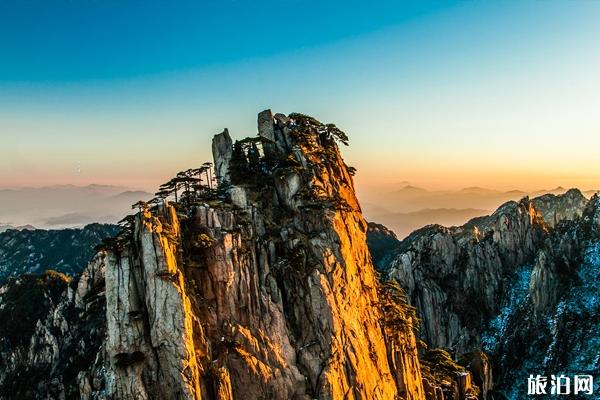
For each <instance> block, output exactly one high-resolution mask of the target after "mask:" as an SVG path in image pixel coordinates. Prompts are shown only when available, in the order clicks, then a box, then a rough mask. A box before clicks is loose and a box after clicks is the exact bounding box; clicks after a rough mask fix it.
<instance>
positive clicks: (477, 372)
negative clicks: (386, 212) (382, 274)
mask: <svg viewBox="0 0 600 400" xmlns="http://www.w3.org/2000/svg"><path fill="white" fill-rule="evenodd" d="M598 206H599V203H598V199H597V198H596V197H594V198H592V200H590V201H588V200H587V199H585V197H584V196H583V195H582V194H581V192H579V191H578V190H570V191H568V192H567V193H565V194H564V195H559V196H555V195H544V196H541V197H538V198H535V199H532V200H530V199H528V198H525V199H523V200H521V201H520V202H518V203H517V202H508V203H506V204H504V205H503V206H501V207H500V208H499V209H498V210H497V211H496V212H495V213H494V214H492V215H490V216H487V217H481V218H476V219H473V220H472V221H470V222H468V223H467V224H465V225H463V226H461V227H454V228H445V227H441V226H429V227H425V228H423V229H421V230H419V231H416V232H414V233H413V234H411V235H410V236H409V237H408V238H407V239H405V240H404V241H403V242H402V243H401V244H400V245H399V247H398V250H396V252H395V257H394V260H393V261H392V262H391V263H390V264H389V265H388V267H387V270H386V275H387V277H388V278H391V279H395V280H397V281H398V282H399V283H400V284H401V285H402V286H403V287H404V288H405V289H406V290H407V293H408V297H409V299H410V302H411V304H413V305H414V306H415V307H416V308H417V310H418V313H419V317H420V319H421V324H422V328H421V337H422V338H423V339H424V340H425V341H427V342H428V343H429V344H430V345H431V346H432V347H441V348H446V349H449V350H450V352H451V353H453V354H454V357H455V359H456V360H461V359H462V365H468V366H469V370H470V371H471V373H472V375H473V377H474V379H475V383H476V384H477V385H478V386H479V387H480V388H482V391H483V392H482V396H483V398H486V399H489V398H504V397H507V398H511V399H513V398H514V399H518V398H522V396H523V393H526V383H527V381H526V379H527V377H528V376H529V374H530V373H531V374H534V375H535V374H544V373H547V374H548V375H550V374H557V373H560V372H570V373H572V374H573V373H590V371H593V370H596V371H597V370H598V367H599V365H598V362H599V361H598V360H599V359H600V354H599V353H598V349H597V347H596V348H594V347H593V346H594V343H596V341H597V337H598V335H597V333H598V329H599V326H598V315H600V310H598V304H597V303H598V291H599V288H598V285H597V270H598V261H597V260H598V257H599V255H598V248H599V247H598V242H599V239H600V237H599V236H598V229H597V226H598V215H599V213H598ZM588 275H589V276H588ZM582 293H587V294H586V295H585V296H587V297H585V296H583V295H582ZM584 297H585V298H584ZM586 299H587V300H586ZM575 321H580V322H581V323H582V325H581V326H576V324H575ZM569 324H570V325H569ZM482 350H483V352H482ZM578 351H586V352H587V355H586V356H579V355H577V352H578ZM473 354H479V355H480V356H478V357H476V358H475V359H474V358H473ZM481 355H483V357H482V356H481ZM492 366H493V376H494V379H493V380H492V372H491V369H492V368H491V367H492ZM482 367H483V369H482ZM483 370H488V372H487V373H484V372H485V371H483ZM494 396H495V397H494Z"/></svg>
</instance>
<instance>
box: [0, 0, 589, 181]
mask: <svg viewBox="0 0 600 400" xmlns="http://www.w3.org/2000/svg"><path fill="white" fill-rule="evenodd" d="M599 18H600V2H594V1H519V2H517V1H463V2H439V1H438V2H392V1H382V2H364V1H344V2H342V1H333V2H331V1H330V2H326V1H325V2H324V1H321V2H316V1H314V2H313V1H279V2H275V1H272V2H271V1H255V2H242V1H206V2H166V1H164V2H163V1H146V2H142V1H119V2H117V1H96V0H87V1H66V0H64V1H55V0H46V1H13V2H10V1H2V2H0V132H1V134H2V146H1V147H0V186H19V185H43V184H54V183H77V184H84V183H92V182H94V183H117V184H124V185H129V186H135V187H141V188H147V189H151V188H152V187H153V186H155V185H156V184H158V183H160V182H161V181H162V180H163V179H165V178H167V177H168V176H170V175H172V174H174V173H176V172H177V171H178V170H180V169H183V168H188V167H190V166H192V165H196V164H200V163H201V162H203V161H204V160H205V159H207V158H208V157H209V147H210V137H211V136H212V135H213V134H214V133H218V132H219V131H220V130H222V128H223V127H225V126H227V127H229V128H230V130H231V131H232V133H233V134H234V136H237V137H242V136H246V135H251V134H254V132H255V130H256V127H255V125H256V122H255V117H256V113H257V112H259V111H261V110H262V109H264V108H267V107H269V108H272V109H273V110H275V111H279V112H285V113H289V112H296V111H297V112H304V113H307V114H312V115H314V116H316V117H317V118H319V119H322V120H324V121H328V122H335V123H337V124H338V125H339V126H341V127H342V128H343V129H345V130H346V131H347V132H348V134H349V136H350V138H351V147H350V148H349V149H347V150H345V154H346V157H347V158H348V160H349V162H350V163H351V164H353V165H355V166H356V167H358V169H359V174H358V176H357V179H358V181H359V184H363V186H364V187H367V186H368V185H367V183H373V184H378V185H391V184H393V183H394V182H400V181H406V180H408V181H411V182H414V183H416V184H422V185H424V186H428V187H459V186H472V185H479V186H492V187H517V188H522V189H528V188H531V189H537V188H539V186H550V185H554V186H556V185H559V184H560V185H564V186H582V187H586V188H591V187H596V186H600V182H598V180H599V177H600V174H599V173H597V172H596V171H600V161H599V160H598V157H597V151H596V150H595V149H597V148H598V145H600V139H598V138H599V137H600V135H599V133H600V132H599V130H600V117H599V116H598V115H600V113H598V112H597V109H598V105H599V104H600V94H599V93H600V81H599V78H598V76H597V71H598V70H600V55H599V54H598V51H599V50H598V49H599V46H598V44H597V43H598V39H599V38H600V28H599V27H598V23H597V21H598V20H599ZM536 186H537V187H536ZM365 190H367V189H365Z"/></svg>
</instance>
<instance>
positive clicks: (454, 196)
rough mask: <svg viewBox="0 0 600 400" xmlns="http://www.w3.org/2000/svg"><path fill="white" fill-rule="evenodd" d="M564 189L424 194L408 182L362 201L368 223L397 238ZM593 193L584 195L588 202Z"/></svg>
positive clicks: (367, 196)
mask: <svg viewBox="0 0 600 400" xmlns="http://www.w3.org/2000/svg"><path fill="white" fill-rule="evenodd" d="M566 191H567V189H565V188H563V187H561V186H559V187H556V188H554V189H548V190H535V191H532V192H525V191H522V190H509V191H502V190H495V189H487V188H482V187H467V188H463V189H459V190H427V189H424V188H421V187H418V186H415V185H412V184H409V183H407V182H403V185H402V187H400V188H399V189H395V190H392V191H387V192H386V191H370V192H367V193H365V196H363V197H362V198H364V199H365V201H363V203H362V206H363V212H364V215H365V217H366V218H367V220H369V221H374V222H379V223H382V224H384V225H385V226H387V227H389V228H390V229H392V230H393V231H394V232H395V233H396V235H398V237H399V238H404V237H406V236H407V235H408V234H409V233H410V232H412V231H414V230H415V229H418V228H420V227H423V226H425V225H429V224H440V225H444V226H454V225H461V224H463V223H465V222H467V221H468V220H470V219H471V218H474V217H477V216H483V215H487V214H490V213H491V211H490V210H494V209H496V208H497V207H498V206H500V205H501V204H503V203H505V202H507V201H510V200H520V199H522V198H523V197H525V196H530V197H537V196H540V195H543V194H547V193H550V194H555V195H558V194H563V193H565V192H566ZM596 192H597V191H596V190H588V191H584V192H583V194H584V195H585V196H586V197H587V198H590V197H591V196H592V195H593V194H594V193H596Z"/></svg>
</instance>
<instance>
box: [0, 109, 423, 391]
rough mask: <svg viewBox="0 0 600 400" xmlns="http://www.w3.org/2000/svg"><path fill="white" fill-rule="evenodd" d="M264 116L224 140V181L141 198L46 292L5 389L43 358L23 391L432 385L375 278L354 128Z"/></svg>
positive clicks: (10, 351)
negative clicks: (357, 186) (121, 226)
mask: <svg viewBox="0 0 600 400" xmlns="http://www.w3.org/2000/svg"><path fill="white" fill-rule="evenodd" d="M258 127H259V135H258V137H256V138H248V139H244V140H241V141H236V142H233V141H232V139H231V137H230V136H229V133H228V132H227V130H225V131H224V132H223V133H222V134H220V135H217V136H216V137H215V138H214V140H213V153H214V165H215V174H216V178H217V181H218V183H219V185H218V188H215V187H214V186H213V185H212V183H211V181H212V176H210V175H209V174H210V170H208V171H207V170H206V169H205V170H201V171H200V172H199V173H198V176H200V178H197V179H196V178H190V176H192V175H188V178H185V176H184V175H185V174H184V175H181V176H179V175H178V178H177V180H173V181H172V182H171V183H173V184H174V188H175V189H174V190H175V193H177V192H179V193H178V194H179V199H178V201H177V202H167V201H157V202H156V205H146V204H139V206H140V209H141V211H140V212H139V213H137V214H136V215H135V216H133V217H130V218H128V219H126V229H125V230H124V233H123V234H121V235H120V236H119V237H118V238H116V239H114V240H112V241H110V242H107V245H106V246H104V250H102V251H101V252H100V253H99V254H98V255H97V256H96V258H95V260H94V261H93V262H92V263H91V264H90V266H89V267H88V268H87V269H86V270H85V271H84V273H83V275H82V276H81V277H80V278H78V279H77V280H75V281H73V282H71V283H67V282H65V283H64V284H63V288H62V291H60V290H57V292H56V293H54V292H53V293H54V294H53V295H52V296H49V295H48V296H49V299H50V300H51V301H50V300H49V301H48V305H47V308H46V309H45V310H43V311H44V313H42V314H44V315H43V316H42V317H41V318H40V319H39V322H36V324H37V325H36V332H35V334H33V335H32V336H31V337H30V338H29V337H26V340H23V342H22V343H21V344H20V347H16V346H15V345H13V344H6V346H4V347H3V349H4V350H5V351H3V352H1V353H0V355H1V356H2V361H3V364H4V363H5V362H6V363H8V361H9V360H11V362H12V363H14V364H13V366H12V367H10V368H7V369H6V370H5V371H2V373H1V374H0V384H4V386H0V388H2V391H1V393H0V397H2V396H3V397H2V398H12V393H13V392H11V391H10V386H6V385H7V384H9V383H10V382H15V381H14V380H12V379H11V376H12V375H10V374H19V376H22V374H23V372H24V371H28V368H33V366H37V365H41V364H40V362H41V360H38V359H36V358H35V357H41V356H43V365H45V366H46V367H45V369H44V370H43V371H41V372H40V373H39V374H38V375H37V376H36V377H37V379H38V381H39V382H40V384H38V389H31V391H28V392H26V396H24V398H27V397H29V398H77V397H80V398H83V399H219V400H224V399H314V398H319V399H396V398H401V399H407V400H408V399H415V400H416V399H424V398H425V392H424V388H423V384H422V379H421V372H420V364H419V360H418V357H417V344H416V338H415V335H414V328H415V326H414V323H415V322H416V321H414V320H413V316H414V313H413V311H412V309H410V308H408V307H407V306H406V304H405V303H402V301H404V299H403V297H402V294H401V293H400V294H398V293H396V292H395V291H394V288H388V287H385V286H384V285H380V284H379V282H378V280H377V278H376V275H375V271H374V268H373V265H372V263H371V258H370V254H369V250H368V248H367V245H366V231H367V224H366V222H365V220H364V219H363V217H362V216H361V212H360V206H359V204H358V201H357V199H356V197H355V194H354V187H353V182H352V178H351V175H350V171H351V169H349V167H347V166H346V165H345V163H344V162H343V160H342V158H341V155H340V152H339V150H338V147H337V142H342V143H344V142H345V141H346V140H347V138H346V137H345V135H344V133H343V132H341V131H340V130H339V129H337V128H336V127H335V126H334V125H332V124H328V125H325V124H321V123H320V122H318V121H316V120H314V119H312V118H310V117H307V116H304V115H300V114H292V115H290V116H285V115H282V114H276V115H274V116H273V115H272V114H271V112H270V111H265V112H263V113H261V114H259V117H258ZM202 173H206V180H205V181H204V182H207V183H206V184H205V186H202V185H201V182H202V179H204V178H203V175H202ZM186 179H187V180H186ZM190 182H192V183H190ZM194 182H195V183H194ZM178 185H179V186H178ZM167 186H168V185H167ZM167 186H165V187H167ZM178 188H179V189H178ZM161 193H162V196H163V197H165V195H164V193H165V192H164V191H163V192H161ZM3 290H6V289H3ZM44 290H45V289H44ZM3 296H4V295H3ZM3 299H4V297H2V298H0V309H2V308H4V309H7V310H9V311H12V310H13V308H12V304H9V303H7V302H5V301H4V300H3ZM85 321H93V328H92V333H93V335H91V336H90V337H89V338H87V337H86V338H82V337H80V332H82V331H84V330H85V329H88V328H89V327H88V325H87V322H85ZM90 324H92V322H90ZM90 326H92V325H90ZM40 346H42V347H43V348H44V349H45V350H44V351H36V349H39V348H41V347H40ZM69 346H75V348H76V350H75V351H74V353H71V352H69V353H67V352H66V351H64V349H65V348H70V347H69ZM32 357H33V358H32ZM65 360H68V362H70V363H71V364H72V365H73V367H72V368H73V370H72V371H70V372H69V373H66V372H61V369H62V368H63V366H64V365H65V364H64V363H65ZM15 362H17V363H15ZM5 365H8V364H5ZM32 379H33V378H32ZM28 382H29V381H26V382H24V383H23V385H26V384H27V383H28ZM50 383H52V384H53V385H54V386H55V387H56V389H55V390H54V391H53V392H50V391H48V392H47V394H44V388H47V387H48V385H49V384H50ZM14 385H16V386H17V389H18V390H21V389H20V388H21V385H20V384H19V383H18V382H17V383H15V384H14ZM23 387H25V386H23ZM13 389H15V388H14V387H13ZM21 393H25V392H21ZM45 396H46V397H45Z"/></svg>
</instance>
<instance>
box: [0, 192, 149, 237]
mask: <svg viewBox="0 0 600 400" xmlns="http://www.w3.org/2000/svg"><path fill="white" fill-rule="evenodd" d="M151 197H152V194H151V193H148V192H144V191H141V190H136V189H133V188H128V187H122V186H110V185H88V186H74V185H56V186H47V187H40V188H16V189H15V188H11V189H0V221H1V222H0V231H2V230H6V229H8V228H10V227H27V226H28V225H29V226H30V227H34V226H35V227H37V228H45V229H60V228H69V227H82V226H85V225H86V224H90V223H94V222H100V223H115V222H117V221H118V220H120V219H121V217H122V216H123V215H125V214H128V213H129V212H130V210H131V205H132V204H134V203H135V202H137V201H138V200H148V199H150V198H151Z"/></svg>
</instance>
